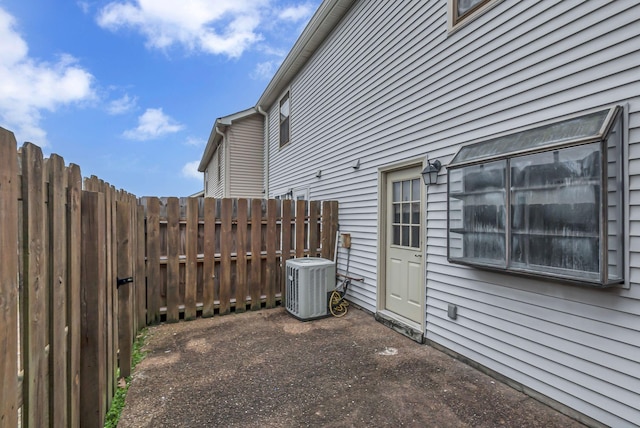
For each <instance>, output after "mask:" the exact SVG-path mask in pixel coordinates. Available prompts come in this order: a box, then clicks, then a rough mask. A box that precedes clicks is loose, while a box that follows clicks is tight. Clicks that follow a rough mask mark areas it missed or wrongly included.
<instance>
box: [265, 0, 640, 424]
mask: <svg viewBox="0 0 640 428" xmlns="http://www.w3.org/2000/svg"><path fill="white" fill-rule="evenodd" d="M446 7H447V2H446V1H444V0H426V1H416V0H413V1H412V0H404V1H395V2H388V1H385V0H370V1H360V2H358V3H357V4H356V5H355V6H354V7H353V8H352V10H351V11H350V12H349V13H348V14H347V16H346V17H345V19H343V21H342V22H341V24H340V25H338V27H337V28H336V29H335V30H334V32H333V33H332V34H331V35H330V36H329V38H328V39H327V41H326V42H325V43H324V44H323V45H322V46H321V47H320V48H319V49H318V51H317V52H316V53H315V55H314V57H313V58H312V59H311V61H310V62H309V63H308V64H307V65H306V66H305V67H304V68H303V70H302V71H301V72H300V73H299V74H298V75H297V76H296V78H295V79H294V80H293V81H292V82H291V83H290V94H291V125H290V126H291V142H290V143H289V144H288V145H287V146H285V147H283V148H279V146H278V124H277V117H278V116H277V105H273V106H271V108H270V112H269V113H270V114H269V118H270V125H269V130H270V132H269V134H270V135H269V164H270V165H269V168H270V175H269V189H270V190H273V189H277V188H286V187H291V186H299V185H303V184H306V185H309V187H310V198H311V199H338V200H339V201H340V212H339V223H340V229H341V230H342V231H344V232H351V236H352V249H351V255H350V264H349V270H350V274H351V275H353V276H361V277H363V278H364V281H363V283H360V282H354V283H353V285H352V296H351V297H352V300H353V301H355V302H356V303H357V304H359V305H361V306H363V307H365V308H367V309H369V310H371V311H375V310H376V292H377V285H378V284H377V278H376V269H377V267H376V265H377V252H378V239H377V228H378V193H377V192H378V187H377V186H378V182H377V181H378V168H380V167H385V166H387V165H391V164H393V163H396V162H400V161H404V160H407V159H414V158H424V157H425V156H427V155H428V156H429V158H430V159H439V160H441V161H442V162H443V164H444V165H446V164H447V162H448V161H450V159H451V158H452V156H453V154H454V153H455V152H456V151H457V149H458V148H459V147H460V145H461V144H465V143H468V142H470V141H473V140H477V139H482V138H488V137H490V136H492V135H494V134H497V133H501V132H505V131H508V130H510V129H515V128H518V127H521V126H525V125H530V124H533V123H536V122H540V121H544V120H549V119H553V118H556V117H560V116H564V115H567V114H573V113H577V112H580V111H582V110H585V109H590V108H596V107H604V106H610V105H614V104H620V105H624V106H625V109H626V112H627V113H628V117H625V120H626V119H628V124H627V135H626V137H627V139H626V141H625V144H627V145H628V147H627V153H626V158H625V171H626V174H627V175H626V177H625V181H626V188H627V189H628V194H627V195H626V196H627V197H626V199H625V200H626V202H627V203H628V207H626V212H625V215H626V216H627V219H628V222H627V231H628V242H627V261H628V264H629V267H628V269H627V278H628V280H627V283H626V284H625V286H624V287H620V288H612V289H608V290H596V289H591V288H585V287H578V286H571V285H565V284H560V283H553V282H546V281H540V280H532V279H526V278H522V277H517V276H510V275H505V274H497V273H491V272H485V271H482V270H478V269H472V268H465V267H462V266H458V265H454V264H450V263H449V262H448V261H447V258H446V244H447V242H446V218H447V196H446V174H445V172H444V171H446V168H445V169H444V170H443V172H442V173H441V176H440V180H439V184H438V185H435V186H430V187H429V188H428V189H427V194H426V210H425V211H426V212H425V221H426V228H425V233H424V236H425V239H426V246H425V252H426V254H425V255H426V270H427V273H426V295H427V298H426V306H427V308H426V330H425V334H426V337H427V338H428V339H429V340H432V341H434V342H436V343H438V344H440V345H442V346H445V347H447V348H449V349H451V350H453V351H455V352H458V353H459V354H461V355H463V356H465V357H466V358H470V359H472V360H474V361H476V362H478V363H480V364H482V365H484V366H486V367H488V368H490V369H493V370H495V371H497V372H499V373H501V374H503V375H505V376H507V377H509V378H511V379H513V380H515V381H517V382H520V383H521V384H523V385H525V386H526V387H528V388H531V389H533V390H535V391H537V392H539V393H541V394H543V395H546V396H548V397H550V398H552V399H554V400H557V401H558V402H560V403H563V404H565V405H567V406H569V407H571V408H573V409H575V410H577V411H579V412H581V413H583V414H585V415H587V416H588V417H591V418H594V419H596V420H598V421H600V422H602V423H605V424H608V425H611V426H629V425H633V424H640V5H638V4H637V2H633V1H606V0H592V1H588V2H581V1H568V0H565V1H559V0H558V1H552V0H546V1H544V2H536V1H521V2H512V1H503V2H501V3H499V4H497V5H496V6H495V7H494V8H493V9H491V10H490V11H488V12H487V13H485V14H483V15H481V16H480V17H479V18H478V19H476V20H474V21H473V22H471V23H469V24H468V25H466V26H465V27H464V28H461V29H460V30H459V31H456V32H453V33H450V34H449V33H448V32H447V15H446ZM356 159H360V161H361V167H360V169H359V170H354V169H353V168H352V167H351V164H352V163H353V162H354V161H355V160H356ZM318 169H321V170H322V177H321V178H320V179H318V178H316V177H315V174H316V171H317V170H318ZM344 268H345V254H344V251H342V250H341V255H340V265H339V269H341V270H344ZM450 303H452V304H455V305H457V306H458V318H457V320H455V321H454V320H451V319H449V318H448V317H447V311H446V309H447V305H448V304H450Z"/></svg>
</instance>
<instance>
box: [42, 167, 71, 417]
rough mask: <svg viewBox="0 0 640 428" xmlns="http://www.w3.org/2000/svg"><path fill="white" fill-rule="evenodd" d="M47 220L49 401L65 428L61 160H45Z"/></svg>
mask: <svg viewBox="0 0 640 428" xmlns="http://www.w3.org/2000/svg"><path fill="white" fill-rule="evenodd" d="M48 176H49V177H48V181H49V195H48V201H49V203H48V210H49V212H48V216H47V217H48V220H49V251H48V253H49V257H50V259H49V278H50V279H51V281H50V287H49V325H50V336H49V359H50V364H49V367H50V369H51V373H50V375H49V380H50V385H49V386H50V388H49V401H50V408H51V424H52V426H60V427H63V426H66V425H67V335H66V331H67V329H68V323H67V311H66V307H67V285H66V282H67V234H66V224H67V218H66V215H67V211H66V191H65V190H66V187H67V183H66V178H67V177H66V171H65V167H64V160H63V159H62V158H61V157H60V156H58V155H55V154H54V155H51V157H50V158H49V160H48Z"/></svg>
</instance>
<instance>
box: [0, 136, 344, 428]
mask: <svg viewBox="0 0 640 428" xmlns="http://www.w3.org/2000/svg"><path fill="white" fill-rule="evenodd" d="M83 187H84V188H83ZM337 213H338V205H337V202H335V201H330V202H326V201H325V202H316V201H288V200H283V201H280V200H246V199H237V200H236V199H233V200H232V199H219V200H216V199H209V198H181V199H178V198H162V199H160V198H155V197H148V198H143V199H137V198H136V197H135V196H134V195H132V194H130V193H127V192H125V191H116V190H115V188H114V187H113V186H111V185H109V184H108V183H105V182H103V181H102V180H99V179H98V178H96V177H91V178H89V179H85V180H84V186H83V182H82V176H81V173H80V168H79V167H78V166H77V165H69V166H65V163H64V159H63V158H61V157H60V156H58V155H55V154H54V155H51V156H50V157H49V158H48V159H44V157H43V155H42V151H41V149H40V148H39V147H37V146H35V145H33V144H30V143H26V144H25V145H24V146H23V147H22V148H21V149H20V150H19V151H18V152H17V155H16V141H15V137H14V136H13V134H12V133H11V132H9V131H6V130H4V129H2V128H0V260H1V269H0V384H1V385H2V388H1V389H0V426H2V427H5V426H6V427H15V426H18V424H21V426H22V427H37V428H40V427H46V426H53V427H79V426H87V427H101V426H103V425H104V417H105V414H106V412H107V410H108V409H109V407H110V406H111V403H112V398H113V396H114V394H115V390H116V388H117V379H118V376H128V375H129V374H130V370H131V356H132V344H133V341H134V338H135V335H136V333H137V331H138V330H140V329H141V328H143V327H144V326H146V325H148V324H153V323H157V322H158V321H160V320H161V319H162V318H166V320H167V321H177V320H178V319H180V318H181V314H182V316H183V317H184V318H185V319H192V318H195V317H196V316H197V315H198V314H199V315H201V316H203V317H207V316H213V315H214V313H219V314H226V313H229V312H231V311H232V310H235V311H236V312H242V311H244V310H247V309H252V310H254V309H259V308H261V307H273V306H275V305H277V304H278V302H280V301H282V299H283V298H284V290H285V287H284V280H285V274H284V266H285V263H286V260H287V259H289V258H291V257H304V256H321V257H325V258H333V255H334V251H335V249H334V247H335V243H336V241H335V240H336V231H337V228H338V221H337Z"/></svg>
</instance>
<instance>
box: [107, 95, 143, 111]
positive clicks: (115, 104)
mask: <svg viewBox="0 0 640 428" xmlns="http://www.w3.org/2000/svg"><path fill="white" fill-rule="evenodd" d="M137 103H138V97H130V96H129V94H124V95H123V96H122V97H121V98H118V99H117V100H113V101H111V102H110V103H109V105H108V106H107V112H108V113H109V114H113V115H116V114H123V113H126V112H129V111H132V110H134V109H135V108H136V105H137Z"/></svg>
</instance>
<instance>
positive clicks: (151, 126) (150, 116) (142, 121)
mask: <svg viewBox="0 0 640 428" xmlns="http://www.w3.org/2000/svg"><path fill="white" fill-rule="evenodd" d="M183 128H184V126H182V125H181V124H179V123H178V122H176V121H175V120H174V119H172V118H171V117H169V116H167V115H166V114H164V113H163V112H162V109H161V108H149V109H147V111H145V112H144V113H143V114H142V116H140V117H139V118H138V126H137V127H136V128H133V129H130V130H128V131H125V132H124V134H123V135H124V136H125V137H126V138H129V139H132V140H140V141H144V140H151V139H154V138H159V137H162V136H165V135H167V134H173V133H175V132H178V131H180V130H182V129H183Z"/></svg>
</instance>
